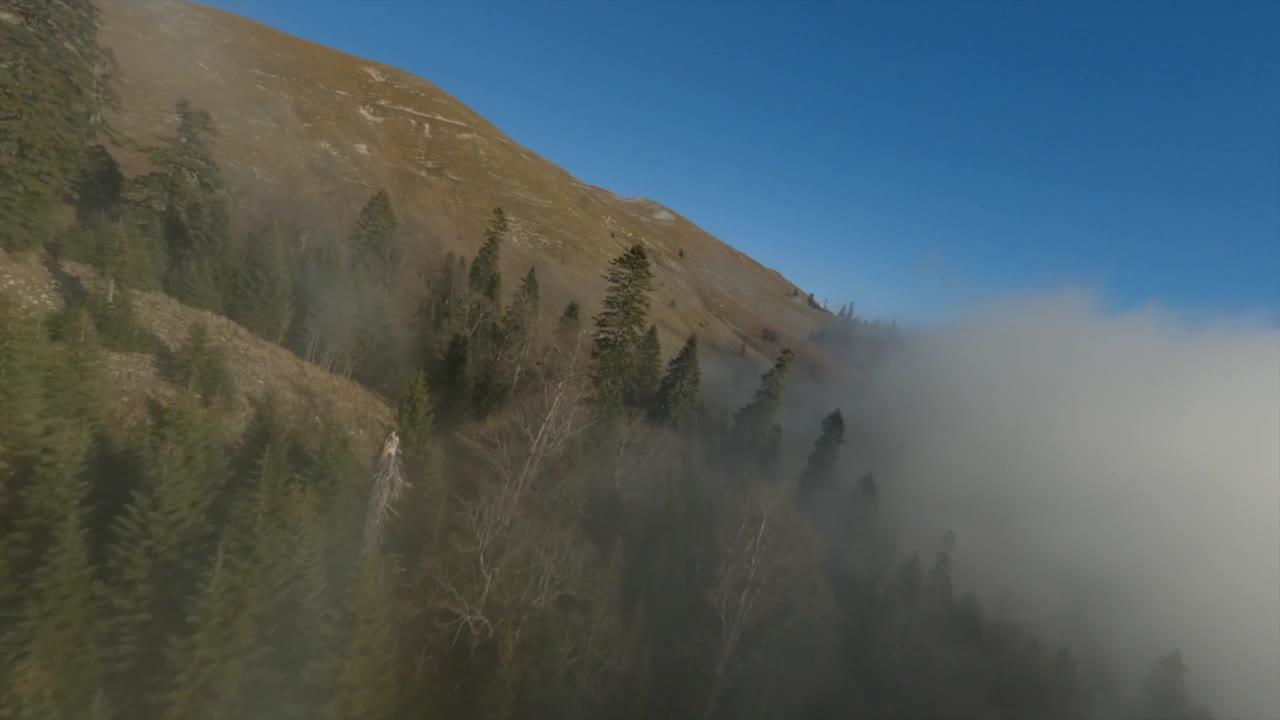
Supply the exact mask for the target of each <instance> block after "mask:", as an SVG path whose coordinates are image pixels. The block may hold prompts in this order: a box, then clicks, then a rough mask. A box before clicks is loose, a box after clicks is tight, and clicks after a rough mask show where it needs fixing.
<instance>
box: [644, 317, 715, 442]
mask: <svg viewBox="0 0 1280 720" xmlns="http://www.w3.org/2000/svg"><path fill="white" fill-rule="evenodd" d="M701 382H702V371H701V369H700V368H699V367H698V338H696V337H694V336H693V335H690V336H689V339H688V340H685V341H684V347H682V348H680V352H679V353H677V354H676V356H675V357H674V358H671V362H669V363H667V374H666V375H665V376H663V378H662V384H661V385H659V386H658V392H657V394H656V396H655V397H654V401H653V409H652V410H651V411H650V413H649V417H650V418H652V419H653V421H654V422H656V423H658V424H659V425H673V426H677V427H678V426H680V425H681V424H682V423H683V422H684V421H685V420H686V419H687V418H688V416H689V413H690V412H691V411H692V410H693V407H694V405H695V404H696V403H697V401H698V388H699V384H700V383H701Z"/></svg>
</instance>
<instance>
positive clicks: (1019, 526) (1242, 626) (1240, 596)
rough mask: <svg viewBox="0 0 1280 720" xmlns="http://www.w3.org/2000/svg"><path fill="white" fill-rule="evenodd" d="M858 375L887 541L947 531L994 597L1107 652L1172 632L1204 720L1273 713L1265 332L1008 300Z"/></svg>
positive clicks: (1278, 636)
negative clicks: (887, 523)
mask: <svg viewBox="0 0 1280 720" xmlns="http://www.w3.org/2000/svg"><path fill="white" fill-rule="evenodd" d="M872 387H873V390H871V391H869V392H868V391H866V390H865V389H864V390H863V392H862V393H859V394H862V395H863V396H862V397H861V398H858V399H856V400H853V401H851V402H850V404H851V405H854V408H853V412H854V413H855V414H856V415H862V416H863V417H861V418H860V420H861V421H862V423H863V425H864V427H866V428H867V432H870V433H872V434H873V435H874V436H875V441H874V443H873V444H874V446H875V447H876V448H877V450H876V452H875V456H876V457H874V458H865V460H868V461H871V462H872V463H873V464H874V465H875V469H876V470H877V474H878V475H880V476H881V477H883V478H884V483H885V487H886V491H885V493H884V496H883V498H884V503H885V507H886V511H887V512H889V513H891V514H894V515H895V516H897V517H896V518H895V520H896V523H895V524H896V525H897V526H898V527H899V528H901V529H902V534H903V537H902V541H903V543H904V544H905V545H908V546H910V547H912V548H918V549H920V550H922V551H924V552H926V553H930V554H931V552H932V551H933V550H934V549H935V548H936V546H937V543H938V538H940V537H941V535H942V533H943V532H944V531H945V530H946V529H948V528H950V529H952V530H954V531H955V533H956V535H957V538H958V541H959V543H958V549H957V554H956V558H955V572H956V574H957V579H958V581H959V582H960V583H962V584H964V585H968V586H970V587H972V588H974V589H975V590H977V591H978V592H979V594H980V595H981V596H982V597H983V598H984V599H985V600H986V602H987V604H988V605H989V606H991V607H993V609H1001V608H1003V610H1004V611H1005V612H1007V613H1013V614H1015V615H1016V616H1019V617H1021V618H1023V619H1025V620H1028V621H1029V622H1032V623H1033V624H1034V626H1035V627H1036V628H1037V629H1038V630H1040V631H1041V632H1043V633H1045V634H1046V635H1047V637H1048V638H1051V639H1055V640H1056V641H1061V642H1065V643H1067V644H1071V645H1073V646H1075V647H1076V648H1077V649H1080V648H1081V647H1082V646H1094V647H1096V648H1098V649H1101V650H1105V651H1106V652H1107V654H1108V655H1109V656H1110V657H1111V658H1113V659H1114V661H1115V662H1116V664H1117V669H1124V670H1131V669H1135V668H1137V669H1141V668H1144V667H1145V666H1146V665H1147V664H1149V663H1150V661H1152V660H1154V659H1155V657H1156V656H1157V655H1158V654H1161V653H1163V652H1167V651H1169V650H1171V649H1174V648H1181V649H1182V650H1183V654H1184V657H1185V658H1186V660H1187V664H1188V665H1189V667H1190V668H1191V674H1190V676H1189V680H1190V682H1191V684H1192V688H1193V692H1195V693H1196V694H1197V696H1198V697H1200V698H1201V699H1203V700H1205V701H1207V702H1208V703H1209V704H1210V705H1211V706H1212V707H1213V708H1214V709H1215V710H1216V713H1217V716H1218V717H1219V718H1242V719H1246V718H1272V717H1280V687H1278V684H1280V331H1277V330H1276V329H1275V328H1268V327H1266V326H1265V325H1264V324H1263V323H1256V322H1251V321H1250V320H1248V319H1232V320H1225V321H1221V322H1209V323H1199V324H1195V325H1188V324H1186V323H1183V322H1180V321H1179V320H1178V319H1177V318H1173V317H1171V316H1168V315H1165V314H1162V313H1160V312H1157V311H1135V312H1127V313H1120V314H1116V313H1108V312H1104V311H1103V310H1102V309H1101V308H1100V307H1099V306H1098V305H1097V303H1095V302H1094V301H1093V300H1092V299H1091V298H1090V297H1089V296H1088V295H1085V294H1080V293H1064V294H1060V295H1054V296H1047V297H1036V298H1019V299H1015V300H1008V301H1003V302H999V303H995V304H992V305H989V306H987V307H985V308H983V309H982V310H981V311H979V312H975V313H973V314H972V315H970V316H969V317H967V318H966V319H962V320H959V321H956V322H953V323H950V324H948V325H947V326H945V327H940V328H936V329H933V330H929V331H924V332H921V333H918V334H916V335H914V336H911V337H908V338H906V339H905V341H904V342H903V343H902V345H901V347H899V348H898V349H897V350H895V351H894V352H893V354H892V355H891V357H890V358H889V359H888V360H887V362H885V363H884V364H883V367H881V368H880V369H879V370H877V371H876V373H875V377H874V378H873V382H872ZM869 415H874V417H869ZM851 447H852V445H851ZM851 460H852V458H851Z"/></svg>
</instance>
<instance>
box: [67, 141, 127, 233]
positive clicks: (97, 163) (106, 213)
mask: <svg viewBox="0 0 1280 720" xmlns="http://www.w3.org/2000/svg"><path fill="white" fill-rule="evenodd" d="M123 201H124V172H122V171H121V170H120V163H118V162H116V159H115V158H114V157H112V155H111V153H110V152H108V151H107V149H106V148H105V147H103V146H102V145H100V144H99V145H93V146H91V147H90V148H89V152H88V153H87V157H86V159H85V164H84V169H83V170H82V171H81V173H80V178H79V180H77V182H76V222H78V223H79V224H80V225H88V224H90V223H92V222H95V221H97V220H106V221H109V222H112V221H116V220H119V219H120V218H119V216H120V214H121V212H122V211H123V209H124V208H123Z"/></svg>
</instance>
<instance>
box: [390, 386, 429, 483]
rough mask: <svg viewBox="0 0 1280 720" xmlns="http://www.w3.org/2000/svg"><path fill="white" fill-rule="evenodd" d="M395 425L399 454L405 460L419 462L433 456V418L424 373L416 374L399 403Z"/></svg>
mask: <svg viewBox="0 0 1280 720" xmlns="http://www.w3.org/2000/svg"><path fill="white" fill-rule="evenodd" d="M396 424H397V426H398V429H399V432H400V447H401V453H402V454H403V455H404V456H405V457H406V458H410V459H412V460H413V461H415V462H421V461H423V460H425V459H426V458H427V457H429V456H431V455H433V454H434V452H435V416H434V414H433V411H432V407H431V394H430V392H429V390H428V389H427V376H426V374H425V373H419V374H418V377H417V378H416V379H414V381H413V384H412V385H411V386H409V392H408V393H406V394H405V396H404V399H402V400H401V401H400V411H399V413H398V417H397V422H396Z"/></svg>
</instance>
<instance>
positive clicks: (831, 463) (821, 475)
mask: <svg viewBox="0 0 1280 720" xmlns="http://www.w3.org/2000/svg"><path fill="white" fill-rule="evenodd" d="M844 442H845V440H844V416H843V415H841V414H840V411H839V410H836V411H834V412H832V413H831V414H830V415H827V416H826V417H824V418H822V427H821V429H820V430H819V431H818V439H817V440H815V441H814V443H813V450H812V451H810V452H809V459H808V461H807V462H806V463H805V468H804V474H802V475H801V476H800V485H799V494H800V500H801V501H802V502H807V501H808V500H810V499H811V498H812V497H813V495H814V494H815V493H817V492H818V491H819V490H820V489H821V488H822V487H823V486H825V485H826V484H828V483H829V482H831V480H832V479H833V475H834V474H835V469H836V462H837V461H838V460H839V459H840V446H841V445H843V444H844Z"/></svg>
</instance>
